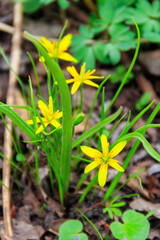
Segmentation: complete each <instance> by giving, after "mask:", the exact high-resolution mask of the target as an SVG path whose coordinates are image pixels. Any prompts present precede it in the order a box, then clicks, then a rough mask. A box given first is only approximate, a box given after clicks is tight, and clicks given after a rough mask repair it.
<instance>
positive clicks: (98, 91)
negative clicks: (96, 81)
mask: <svg viewBox="0 0 160 240" xmlns="http://www.w3.org/2000/svg"><path fill="white" fill-rule="evenodd" d="M110 76H111V75H109V76H108V77H106V78H105V79H104V80H103V82H102V83H101V84H100V85H99V88H98V90H97V92H96V95H95V97H94V100H93V103H92V106H91V109H90V111H89V114H88V117H87V120H86V123H85V127H84V131H83V132H85V130H86V128H87V124H88V121H89V119H90V117H91V114H92V112H93V108H94V105H95V103H96V100H97V98H98V95H99V93H100V91H101V89H102V87H103V85H104V84H105V83H106V82H107V80H108V79H109V78H110Z"/></svg>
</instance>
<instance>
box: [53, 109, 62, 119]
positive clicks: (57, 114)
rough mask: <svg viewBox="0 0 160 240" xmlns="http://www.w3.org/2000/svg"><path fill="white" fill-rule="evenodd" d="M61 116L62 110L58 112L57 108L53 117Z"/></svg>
mask: <svg viewBox="0 0 160 240" xmlns="http://www.w3.org/2000/svg"><path fill="white" fill-rule="evenodd" d="M62 116H63V112H62V111H61V112H60V111H59V110H57V111H56V112H55V114H54V119H58V118H61V117H62Z"/></svg>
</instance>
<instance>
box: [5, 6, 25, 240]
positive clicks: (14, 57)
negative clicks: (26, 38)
mask: <svg viewBox="0 0 160 240" xmlns="http://www.w3.org/2000/svg"><path fill="white" fill-rule="evenodd" d="M13 24H14V27H15V28H14V33H13V38H12V48H11V66H12V68H13V69H14V71H15V72H16V73H17V74H18V72H19V66H20V57H21V49H20V45H21V27H22V5H21V3H16V4H15V6H14V19H13ZM16 82H17V81H16V76H15V75H14V73H13V72H12V71H11V70H10V72H9V87H8V92H7V99H6V102H7V104H14V91H15V87H16ZM5 120H6V123H7V126H8V129H6V128H5V132H4V156H5V159H4V160H3V183H4V185H5V186H7V188H9V189H10V171H11V165H10V162H9V160H10V159H11V157H12V140H11V135H10V133H11V132H12V121H11V120H10V119H9V118H7V117H6V119H5ZM7 188H6V187H4V186H3V187H2V198H3V216H4V226H5V235H6V236H7V240H9V239H11V238H12V236H13V232H12V225H11V213H10V191H8V189H7ZM4 239H6V238H4Z"/></svg>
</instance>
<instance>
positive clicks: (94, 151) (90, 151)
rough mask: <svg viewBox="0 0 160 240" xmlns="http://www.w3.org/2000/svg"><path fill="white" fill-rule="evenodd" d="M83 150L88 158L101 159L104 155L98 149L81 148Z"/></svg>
mask: <svg viewBox="0 0 160 240" xmlns="http://www.w3.org/2000/svg"><path fill="white" fill-rule="evenodd" d="M81 150H82V152H83V153H85V154H86V155H87V156H89V157H91V158H101V157H102V153H101V152H100V151H98V150H97V149H94V148H91V147H87V146H81Z"/></svg>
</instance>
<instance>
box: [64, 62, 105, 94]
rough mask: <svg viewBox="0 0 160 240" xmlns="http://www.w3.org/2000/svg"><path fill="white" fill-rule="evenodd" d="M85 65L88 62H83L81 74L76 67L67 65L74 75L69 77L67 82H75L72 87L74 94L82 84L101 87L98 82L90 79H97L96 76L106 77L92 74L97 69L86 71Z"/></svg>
mask: <svg viewBox="0 0 160 240" xmlns="http://www.w3.org/2000/svg"><path fill="white" fill-rule="evenodd" d="M85 67H86V63H83V65H82V67H81V71H80V74H79V73H78V72H77V71H76V69H75V67H73V66H72V67H67V71H68V72H69V73H70V74H71V75H72V76H73V78H71V79H68V80H67V81H66V82H67V83H68V84H69V83H73V82H74V84H73V86H72V89H71V94H74V93H75V92H76V91H77V90H78V88H79V87H80V85H81V84H83V83H85V84H87V85H90V86H93V87H96V88H99V86H98V84H96V83H94V82H92V81H90V79H96V78H104V77H99V76H91V75H92V74H93V73H94V72H95V71H96V70H95V69H94V70H92V71H91V70H88V71H87V72H86V73H85Z"/></svg>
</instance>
